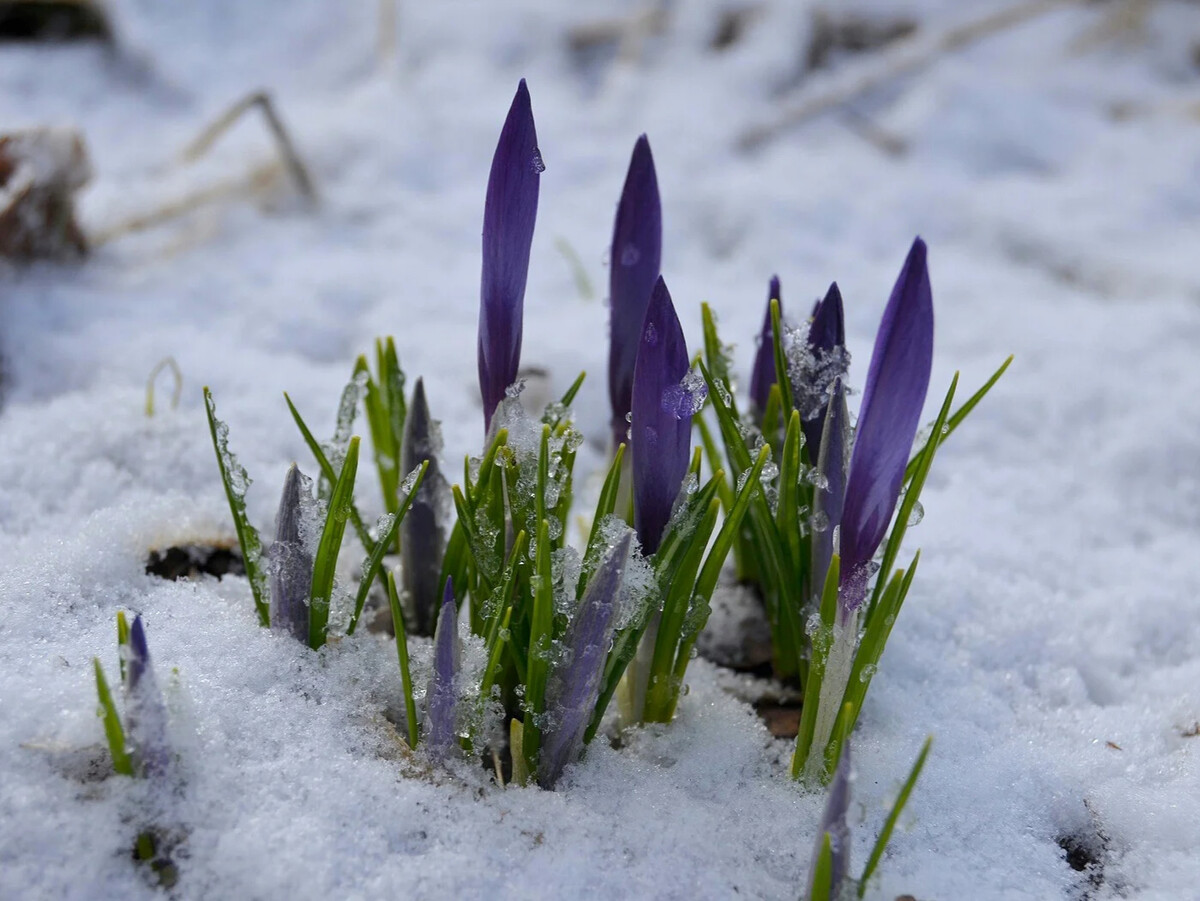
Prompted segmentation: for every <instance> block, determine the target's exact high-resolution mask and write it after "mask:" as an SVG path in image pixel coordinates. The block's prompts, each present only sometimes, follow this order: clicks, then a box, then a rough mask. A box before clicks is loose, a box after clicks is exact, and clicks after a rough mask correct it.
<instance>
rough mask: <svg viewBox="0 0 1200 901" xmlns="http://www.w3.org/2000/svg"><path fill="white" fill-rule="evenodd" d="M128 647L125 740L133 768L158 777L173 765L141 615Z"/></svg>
mask: <svg viewBox="0 0 1200 901" xmlns="http://www.w3.org/2000/svg"><path fill="white" fill-rule="evenodd" d="M125 647H126V651H125V653H126V659H125V737H126V740H127V741H128V742H129V744H130V746H131V748H132V754H131V756H132V758H133V769H134V772H135V773H138V774H140V775H142V776H145V777H146V778H151V779H153V778H159V777H162V776H164V775H166V773H167V771H168V769H169V767H170V763H171V746H170V743H169V739H168V737H167V707H166V705H165V704H164V703H163V697H162V692H161V691H159V688H158V682H157V681H156V680H155V678H154V669H153V668H152V667H151V666H150V649H149V647H148V646H147V645H146V630H145V627H143V625H142V618H141V617H140V616H136V617H134V620H133V625H132V626H131V627H130V629H129V643H128V644H127V645H126V646H125Z"/></svg>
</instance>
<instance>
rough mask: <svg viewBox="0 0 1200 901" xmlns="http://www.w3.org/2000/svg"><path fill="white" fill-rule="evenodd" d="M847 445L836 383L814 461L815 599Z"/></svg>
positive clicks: (836, 519) (842, 397)
mask: <svg viewBox="0 0 1200 901" xmlns="http://www.w3.org/2000/svg"><path fill="white" fill-rule="evenodd" d="M849 443H850V414H849V413H847V412H846V389H845V388H844V387H843V385H842V381H841V379H838V381H837V382H836V383H835V384H834V386H833V396H832V397H831V398H830V399H829V407H828V408H827V410H826V413H825V432H824V434H823V435H822V436H821V454H820V456H819V457H818V458H817V472H818V473H819V474H820V476H821V484H820V485H819V486H818V487H817V490H816V492H815V494H816V498H815V503H814V505H813V516H814V518H818V519H820V520H822V522H820V523H818V524H817V525H819V526H820V528H816V526H814V528H815V531H814V534H813V540H812V589H813V591H814V592H816V594H817V597H818V598H819V597H820V594H821V591H822V589H824V587H825V576H826V574H827V573H828V571H829V561H830V560H831V559H832V558H833V530H834V529H835V528H837V526H838V525H839V524H840V523H841V521H842V506H843V504H844V502H845V499H846V456H847V455H846V449H847V447H848V446H849ZM818 603H819V601H818Z"/></svg>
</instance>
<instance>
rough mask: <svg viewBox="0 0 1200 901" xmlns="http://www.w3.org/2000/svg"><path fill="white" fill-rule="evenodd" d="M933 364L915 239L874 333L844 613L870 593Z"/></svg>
mask: <svg viewBox="0 0 1200 901" xmlns="http://www.w3.org/2000/svg"><path fill="white" fill-rule="evenodd" d="M932 365H933V294H932V293H931V291H930V288H929V270H928V268H927V267H926V262H925V242H924V241H922V240H921V239H920V238H917V239H916V240H915V241H913V245H912V249H911V250H910V251H909V252H908V259H907V260H905V262H904V268H903V269H902V270H900V277H899V278H898V279H897V280H896V286H895V287H894V288H893V289H892V296H891V298H890V299H889V300H888V305H887V308H886V309H885V310H884V312H883V321H882V323H880V326H879V333H878V334H877V335H876V337H875V350H874V351H873V352H872V354H871V368H870V370H869V371H868V372H867V384H866V387H865V388H864V389H863V400H862V407H861V409H860V411H859V414H858V429H857V433H856V436H855V441H854V452H853V454H852V455H851V457H850V474H849V477H848V479H847V482H846V504H845V507H844V508H843V511H842V522H841V538H840V549H841V561H842V569H841V572H842V576H841V579H842V597H841V600H840V603H841V607H842V610H843V613H844V614H846V613H848V612H849V611H851V610H854V609H855V608H857V607H858V605H859V604H860V603H862V600H863V598H864V597H865V596H866V587H867V586H866V582H867V579H868V578H869V573H868V572H867V564H868V563H869V561H870V560H871V557H872V556H873V555H874V553H875V550H876V549H877V548H878V547H879V543H880V542H881V541H882V540H883V536H884V534H885V533H886V532H887V527H888V524H889V523H890V522H891V519H892V513H893V512H894V511H895V509H896V499H897V497H898V496H899V494H900V486H901V483H902V482H903V481H904V469H905V467H906V466H907V465H908V457H909V454H910V452H911V451H912V444H913V439H914V438H915V437H916V434H917V424H918V422H919V421H920V418H921V408H922V407H923V406H924V404H925V392H926V390H927V389H928V388H929V373H930V369H931V367H932Z"/></svg>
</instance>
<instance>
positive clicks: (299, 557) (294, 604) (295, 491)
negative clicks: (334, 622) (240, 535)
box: [268, 463, 313, 644]
mask: <svg viewBox="0 0 1200 901" xmlns="http://www.w3.org/2000/svg"><path fill="white" fill-rule="evenodd" d="M304 490H305V489H304V476H303V475H302V474H301V472H300V468H299V467H298V466H297V465H296V464H295V463H293V464H292V465H291V468H290V469H288V472H287V477H286V478H285V479H284V481H283V495H282V496H281V497H280V499H279V512H278V513H277V514H276V515H275V542H274V543H273V544H272V545H271V550H270V558H271V559H270V565H269V567H268V568H269V570H270V573H271V628H273V629H279V630H280V631H283V632H287V633H289V634H291V635H292V636H294V637H295V638H296V640H297V641H301V642H303V643H304V644H308V612H309V592H310V591H311V588H312V570H313V560H312V555H311V554H310V553H309V552H308V548H307V546H306V545H305V543H304V540H303V538H302V537H301V535H300V525H301V521H302V519H303V516H304V513H303V504H302V502H301V499H302V495H303V494H304Z"/></svg>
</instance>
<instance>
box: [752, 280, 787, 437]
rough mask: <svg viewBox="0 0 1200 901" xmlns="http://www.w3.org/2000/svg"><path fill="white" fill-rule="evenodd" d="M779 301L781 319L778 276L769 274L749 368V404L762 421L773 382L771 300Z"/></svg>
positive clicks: (773, 339)
mask: <svg viewBox="0 0 1200 901" xmlns="http://www.w3.org/2000/svg"><path fill="white" fill-rule="evenodd" d="M772 300H777V301H779V318H780V319H781V320H782V319H783V297H782V296H781V295H780V293H779V276H778V275H772V276H771V285H770V287H769V288H768V289H767V312H766V313H765V314H763V325H762V332H761V333H760V334H759V336H758V352H757V353H756V354H755V355H754V368H753V369H752V370H750V405H751V406H752V407H753V408H754V418H755V419H757V420H758V421H759V422H761V421H762V416H763V413H764V412H765V411H766V409H767V400H768V398H770V396H771V386H772V385H774V384H775V332H774V331H773V330H772V329H771V301H772Z"/></svg>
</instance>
